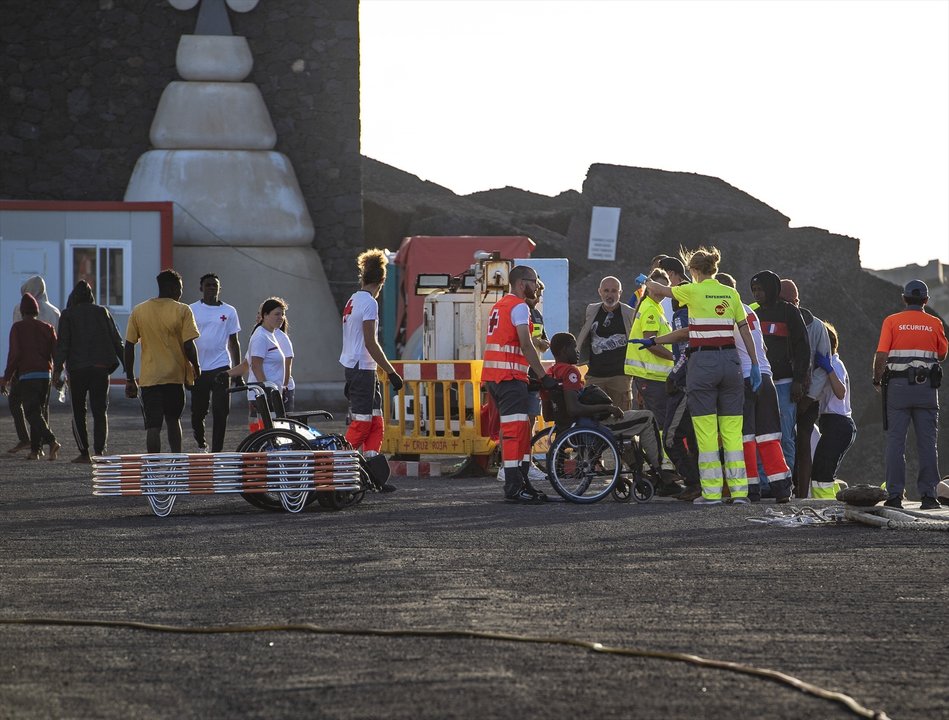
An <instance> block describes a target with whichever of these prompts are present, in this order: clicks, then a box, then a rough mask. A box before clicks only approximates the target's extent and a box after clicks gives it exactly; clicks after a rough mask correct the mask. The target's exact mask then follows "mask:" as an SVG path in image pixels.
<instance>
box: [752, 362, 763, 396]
mask: <svg viewBox="0 0 949 720" xmlns="http://www.w3.org/2000/svg"><path fill="white" fill-rule="evenodd" d="M750 379H751V390H752V392H758V388H760V387H761V368H759V367H758V363H752V365H751V378H750Z"/></svg>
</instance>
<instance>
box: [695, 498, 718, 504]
mask: <svg viewBox="0 0 949 720" xmlns="http://www.w3.org/2000/svg"><path fill="white" fill-rule="evenodd" d="M692 504H693V505H721V504H722V501H721V500H710V499H709V498H706V497H697V498H695V500H693V501H692Z"/></svg>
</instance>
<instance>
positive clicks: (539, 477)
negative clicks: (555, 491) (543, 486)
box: [527, 463, 547, 483]
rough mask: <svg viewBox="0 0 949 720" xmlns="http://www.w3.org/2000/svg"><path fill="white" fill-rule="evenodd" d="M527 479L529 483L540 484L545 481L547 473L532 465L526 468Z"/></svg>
mask: <svg viewBox="0 0 949 720" xmlns="http://www.w3.org/2000/svg"><path fill="white" fill-rule="evenodd" d="M527 479H528V480H529V481H530V482H532V483H533V482H542V481H545V480H547V473H545V472H544V471H543V470H541V469H540V468H539V467H537V466H536V465H535V464H534V463H531V464H530V465H528V466H527Z"/></svg>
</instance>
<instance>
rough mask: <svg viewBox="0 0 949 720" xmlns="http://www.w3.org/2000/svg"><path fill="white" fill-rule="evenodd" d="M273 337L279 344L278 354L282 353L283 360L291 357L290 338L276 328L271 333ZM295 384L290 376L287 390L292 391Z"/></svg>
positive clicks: (291, 346)
mask: <svg viewBox="0 0 949 720" xmlns="http://www.w3.org/2000/svg"><path fill="white" fill-rule="evenodd" d="M273 334H274V337H276V338H277V342H278V343H279V344H280V352H282V353H283V357H284V359H286V358H292V357H293V343H292V342H290V336H289V335H287V334H286V333H285V332H284V331H283V330H281V329H280V328H277V329H276V330H274V331H273ZM296 386H297V384H296V383H295V382H293V375H291V376H290V382H288V383H287V390H293V389H294V388H295V387H296Z"/></svg>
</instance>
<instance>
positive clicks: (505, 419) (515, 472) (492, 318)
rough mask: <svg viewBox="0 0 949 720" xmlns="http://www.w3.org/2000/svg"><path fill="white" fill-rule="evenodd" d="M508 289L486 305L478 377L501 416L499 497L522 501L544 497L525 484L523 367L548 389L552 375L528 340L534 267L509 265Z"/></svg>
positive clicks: (527, 431) (527, 434)
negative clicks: (501, 486) (501, 479)
mask: <svg viewBox="0 0 949 720" xmlns="http://www.w3.org/2000/svg"><path fill="white" fill-rule="evenodd" d="M508 282H509V283H510V287H511V292H510V293H509V294H507V295H505V296H504V297H502V298H501V299H500V300H498V301H497V302H496V303H495V304H494V307H492V308H491V313H490V315H489V316H488V333H487V338H486V339H485V345H484V366H483V369H482V372H481V380H482V382H484V383H485V387H486V388H487V391H488V394H489V395H490V396H491V399H492V400H493V401H494V403H495V405H497V408H498V414H499V415H500V416H501V460H502V464H503V465H504V499H505V500H508V501H510V502H520V503H528V504H536V503H541V502H544V501H546V500H547V496H546V495H544V493H542V492H540V491H538V490H537V489H535V488H534V486H533V485H531V483H530V480H529V479H528V476H527V472H528V467H529V465H530V453H531V428H530V424H529V421H528V419H527V417H528V389H527V383H528V377H527V371H528V369H533V370H534V373H535V374H536V375H537V377H538V378H539V379H540V383H541V386H542V387H543V388H545V389H550V388H553V387H556V386H557V381H556V380H554V379H553V378H552V377H549V376H548V375H547V372H546V371H545V370H544V366H543V365H542V364H541V362H540V357H538V355H537V350H536V349H535V347H534V343H533V342H532V340H531V330H532V322H531V311H530V308H529V307H528V305H527V303H526V302H525V299H531V300H533V299H534V297H536V295H537V273H536V272H535V271H534V269H533V268H530V267H528V266H527V265H518V266H517V267H514V268H512V269H511V272H510V275H509V276H508Z"/></svg>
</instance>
